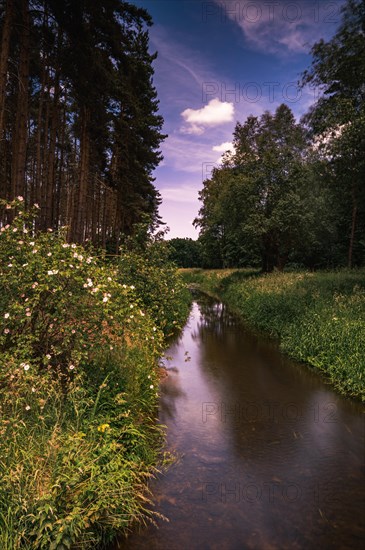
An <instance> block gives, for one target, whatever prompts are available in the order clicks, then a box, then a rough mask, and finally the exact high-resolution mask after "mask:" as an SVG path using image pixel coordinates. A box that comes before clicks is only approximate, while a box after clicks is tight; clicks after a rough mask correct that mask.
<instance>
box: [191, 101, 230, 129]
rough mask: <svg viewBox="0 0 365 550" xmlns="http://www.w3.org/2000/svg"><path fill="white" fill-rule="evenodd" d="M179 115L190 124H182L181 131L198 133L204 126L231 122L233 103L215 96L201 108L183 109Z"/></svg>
mask: <svg viewBox="0 0 365 550" xmlns="http://www.w3.org/2000/svg"><path fill="white" fill-rule="evenodd" d="M181 116H182V117H183V119H184V120H185V121H186V122H187V123H189V124H190V126H183V127H182V128H181V132H182V133H184V134H196V135H199V134H202V133H203V132H204V131H205V129H206V127H213V126H219V125H220V124H225V123H226V122H231V121H232V120H233V116H234V106H233V103H230V102H228V101H220V100H219V99H217V98H215V99H211V100H210V101H209V103H208V105H205V106H204V107H202V108H201V109H185V111H183V112H182V113H181Z"/></svg>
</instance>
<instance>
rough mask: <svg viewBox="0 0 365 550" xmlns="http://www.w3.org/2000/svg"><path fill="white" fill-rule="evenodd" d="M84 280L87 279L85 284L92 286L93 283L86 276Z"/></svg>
mask: <svg viewBox="0 0 365 550" xmlns="http://www.w3.org/2000/svg"><path fill="white" fill-rule="evenodd" d="M86 280H87V286H93V284H94V283H93V282H92V280H91V279H89V278H88V279H86Z"/></svg>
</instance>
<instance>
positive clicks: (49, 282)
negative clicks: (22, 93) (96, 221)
mask: <svg viewBox="0 0 365 550" xmlns="http://www.w3.org/2000/svg"><path fill="white" fill-rule="evenodd" d="M22 203H23V201H22V199H21V197H20V198H18V199H17V200H16V201H13V202H12V203H11V204H9V205H7V206H6V207H7V208H8V209H12V211H13V213H14V219H13V222H12V223H11V225H8V226H5V227H2V228H1V229H0V266H1V267H0V277H1V287H0V306H1V307H0V311H1V321H0V354H1V370H0V385H1V389H2V392H1V398H0V413H1V419H0V434H1V438H0V470H1V471H0V476H1V477H0V479H1V481H0V547H1V548H8V549H9V550H12V549H13V548H14V549H15V548H20V547H26V548H34V549H36V548H37V549H38V548H47V549H53V548H54V549H56V548H57V549H59V548H70V547H71V545H73V544H75V543H77V544H78V547H80V548H88V547H90V548H94V547H95V545H96V544H97V543H99V542H100V541H102V540H108V539H110V538H111V537H112V536H113V535H114V534H115V532H116V530H119V531H120V530H123V529H125V528H127V527H128V526H129V523H130V521H131V519H132V518H133V519H135V518H136V517H141V516H142V515H147V516H150V515H151V513H150V512H148V511H147V510H146V497H145V496H142V495H145V494H146V482H147V480H148V479H149V477H150V476H151V470H153V468H154V467H155V464H156V462H157V459H158V453H159V449H160V447H161V442H162V439H161V436H162V433H161V428H160V427H158V426H157V425H156V423H155V413H156V405H157V397H158V392H157V386H158V375H157V369H156V364H157V359H158V357H159V356H160V354H161V351H162V348H163V342H164V340H163V331H162V330H161V328H164V329H166V328H167V327H169V328H168V330H170V326H171V327H172V326H179V325H180V324H181V322H182V321H183V320H184V319H183V318H182V316H181V315H180V317H178V315H179V314H181V312H183V311H184V312H185V309H186V304H184V305H177V306H175V305H172V304H170V303H168V302H169V300H170V301H171V302H172V301H173V299H174V300H175V297H174V293H172V292H171V293H170V294H169V293H168V292H166V293H165V294H164V295H163V296H162V295H159V294H158V293H156V292H155V293H154V294H153V295H152V293H151V292H150V291H149V290H148V289H151V288H153V287H154V285H155V281H156V280H162V279H163V278H165V279H169V280H170V276H171V280H172V279H173V280H174V281H175V283H176V284H180V283H178V281H177V279H176V278H174V277H175V275H174V274H173V273H172V272H171V270H170V268H168V271H167V273H166V274H165V272H164V269H163V267H162V266H161V268H160V270H159V271H158V274H156V273H155V271H154V269H153V268H152V266H150V267H149V269H148V272H144V274H143V280H144V282H145V285H146V287H145V290H146V292H145V293H143V287H142V286H141V284H140V278H138V277H137V279H138V281H137V282H136V281H135V282H134V284H133V279H132V272H133V269H134V267H135V266H136V265H137V264H138V259H137V257H133V261H134V264H133V269H132V268H130V269H128V268H126V267H125V266H126V261H124V263H123V262H121V263H119V262H115V263H112V264H111V263H110V262H107V261H105V258H104V257H103V255H101V256H98V255H97V253H96V251H95V250H93V249H92V248H89V249H85V248H83V247H81V246H78V245H75V244H69V243H67V242H66V240H65V235H64V234H63V233H62V232H61V233H60V234H57V235H55V234H54V233H53V232H52V231H48V232H46V233H43V234H37V235H35V234H34V230H33V228H34V216H35V214H36V207H35V209H33V211H31V212H28V213H25V212H24V211H23V210H22ZM127 262H128V260H127ZM121 265H122V266H124V267H123V268H121ZM138 265H139V264H138ZM152 279H153V282H152ZM179 288H180V287H179ZM179 292H180V290H179ZM181 292H182V289H181ZM177 294H178V293H177ZM159 299H161V301H160V303H158V300H159ZM153 300H156V303H154V302H153ZM147 306H148V307H147ZM165 310H166V311H167V312H168V320H166V321H165V320H164V313H163V312H164V311H165ZM155 312H156V313H157V312H158V315H156V317H154V313H155ZM174 314H176V317H175V318H174V317H173V315H174ZM137 495H139V496H137Z"/></svg>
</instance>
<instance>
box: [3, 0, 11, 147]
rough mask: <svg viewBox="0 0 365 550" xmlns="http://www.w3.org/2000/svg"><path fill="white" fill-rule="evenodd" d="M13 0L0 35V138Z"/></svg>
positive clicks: (8, 1)
mask: <svg viewBox="0 0 365 550" xmlns="http://www.w3.org/2000/svg"><path fill="white" fill-rule="evenodd" d="M13 5H14V2H13V0H7V2H6V7H5V17H4V23H3V32H2V37H1V52H0V140H2V138H3V133H4V115H5V103H6V93H5V92H6V83H7V79H8V64H9V53H10V37H11V31H12V22H13V7H14V6H13Z"/></svg>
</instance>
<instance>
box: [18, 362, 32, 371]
mask: <svg viewBox="0 0 365 550" xmlns="http://www.w3.org/2000/svg"><path fill="white" fill-rule="evenodd" d="M20 366H21V367H23V369H24V370H29V369H30V366H29V365H28V363H21V364H20Z"/></svg>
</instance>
